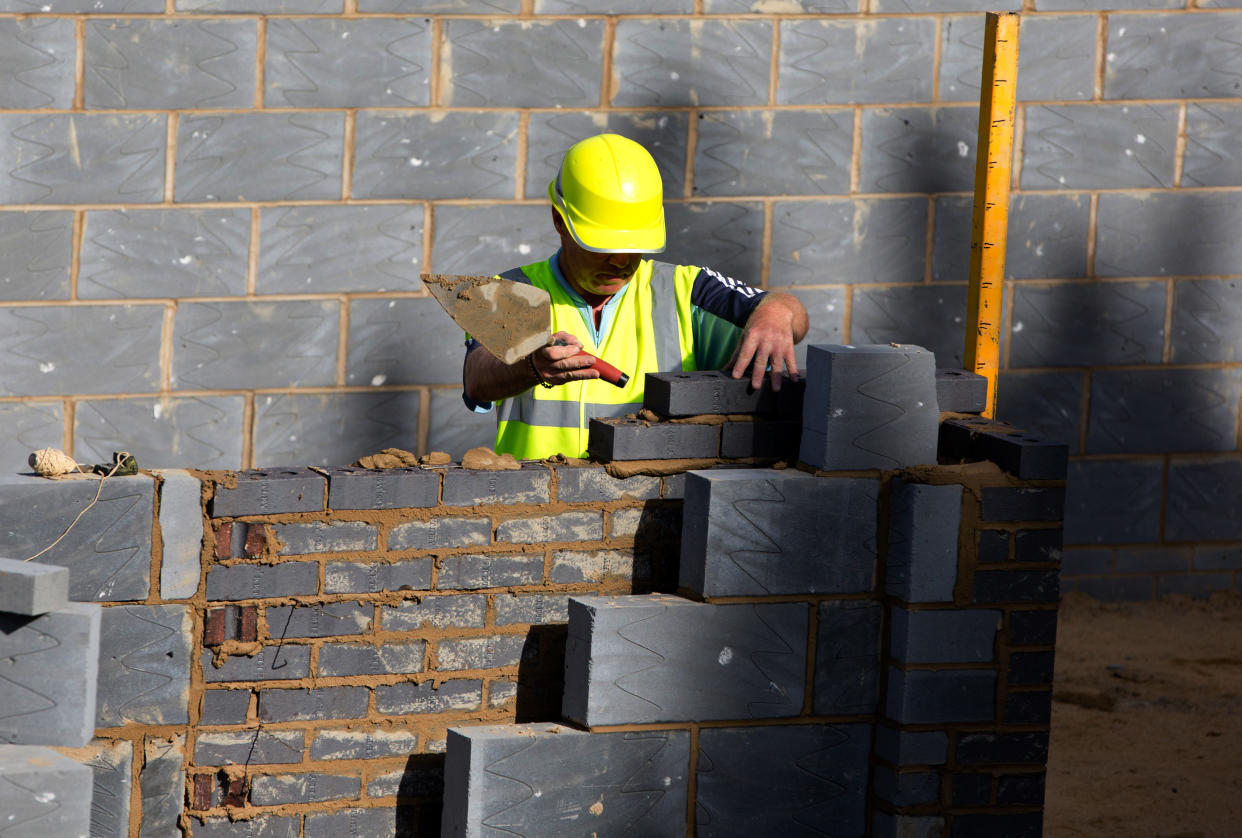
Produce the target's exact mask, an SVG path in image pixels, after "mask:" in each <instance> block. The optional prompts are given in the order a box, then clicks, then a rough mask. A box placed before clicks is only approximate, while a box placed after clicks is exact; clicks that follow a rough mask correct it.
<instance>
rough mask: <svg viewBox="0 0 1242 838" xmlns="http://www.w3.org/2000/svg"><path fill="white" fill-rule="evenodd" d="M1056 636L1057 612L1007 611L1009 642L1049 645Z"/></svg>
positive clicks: (1051, 610) (1016, 644)
mask: <svg viewBox="0 0 1242 838" xmlns="http://www.w3.org/2000/svg"><path fill="white" fill-rule="evenodd" d="M1056 638H1057V612H1056V610H1055V609H1046V610H1041V611H1011V612H1009V642H1010V643H1011V644H1013V645H1015V646H1042V645H1048V646H1051V645H1052V644H1053V643H1055V642H1056Z"/></svg>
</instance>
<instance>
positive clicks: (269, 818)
mask: <svg viewBox="0 0 1242 838" xmlns="http://www.w3.org/2000/svg"><path fill="white" fill-rule="evenodd" d="M182 2H185V0H182ZM252 2H258V0H252ZM300 821H301V816H299V815H293V816H285V817H281V816H277V815H259V816H258V817H254V818H250V819H249V820H244V821H234V820H231V819H229V818H204V819H203V821H202V822H201V823H196V824H195V825H194V836H195V838H240V837H241V836H244V838H297V836H298V830H299V828H300V827H301V823H300Z"/></svg>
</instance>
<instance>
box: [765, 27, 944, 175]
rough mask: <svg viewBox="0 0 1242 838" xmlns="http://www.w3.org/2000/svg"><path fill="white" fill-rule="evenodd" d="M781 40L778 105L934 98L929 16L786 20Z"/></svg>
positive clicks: (933, 46)
mask: <svg viewBox="0 0 1242 838" xmlns="http://www.w3.org/2000/svg"><path fill="white" fill-rule="evenodd" d="M780 38H781V51H780V59H779V63H778V66H777V74H778V75H777V77H778V79H779V80H778V82H777V88H776V101H777V103H778V104H781V105H812V104H815V105H818V104H851V105H855V104H857V105H869V104H878V103H881V102H911V101H913V102H924V101H927V100H928V99H930V98H931V94H932V82H933V78H932V67H933V63H932V62H933V59H934V57H935V51H936V21H935V20H933V19H931V18H900V17H891V18H878V19H873V20H861V21H860V20H832V19H829V20H814V19H807V20H798V19H794V20H787V21H784V22H782V24H781V28H780ZM848 149H849V146H848V145H847V147H846V151H847V158H846V165H847V166H848ZM786 159H797V158H793V157H790V158H786ZM846 174H847V175H848V172H847V173H846Z"/></svg>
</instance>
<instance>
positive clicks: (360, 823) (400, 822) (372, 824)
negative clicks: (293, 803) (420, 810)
mask: <svg viewBox="0 0 1242 838" xmlns="http://www.w3.org/2000/svg"><path fill="white" fill-rule="evenodd" d="M405 826H406V821H405V820H404V819H403V818H402V815H401V810H400V809H398V808H397V807H395V806H379V807H372V808H367V809H336V810H333V811H331V812H316V813H312V814H308V815H307V816H306V827H305V832H304V833H303V835H305V836H306V838H340V836H343V835H348V836H350V838H355V836H356V838H363V836H367V835H387V834H389V833H391V834H393V835H396V834H397V831H398V830H400V829H404V828H405Z"/></svg>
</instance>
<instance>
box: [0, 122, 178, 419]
mask: <svg viewBox="0 0 1242 838" xmlns="http://www.w3.org/2000/svg"><path fill="white" fill-rule="evenodd" d="M2 121H3V117H2V116H0V122H2ZM163 311H164V307H163V306H162V305H151V306H140V305H126V306H72V307H67V308H51V307H21V308H16V309H14V308H8V309H0V334H2V335H4V337H3V339H0V373H2V374H3V381H4V384H3V387H2V388H0V389H2V391H3V393H4V395H6V396H41V395H56V394H63V393H78V394H81V395H90V394H93V393H105V392H116V391H118V390H121V391H127V392H131V393H152V392H154V391H155V390H156V388H158V386H159V379H160V370H159V361H158V358H159V342H160V324H161V322H162V321H163V316H164V315H163ZM84 334H89V335H91V338H92V339H91V340H89V341H86V340H72V339H66V335H84ZM44 370H46V372H44ZM55 441H56V442H57V443H59V442H60V437H56V440H55Z"/></svg>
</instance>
